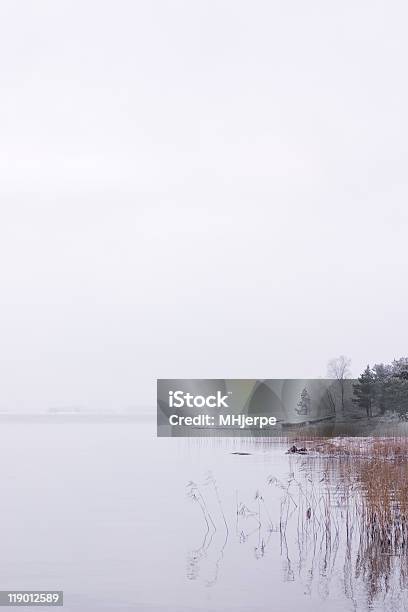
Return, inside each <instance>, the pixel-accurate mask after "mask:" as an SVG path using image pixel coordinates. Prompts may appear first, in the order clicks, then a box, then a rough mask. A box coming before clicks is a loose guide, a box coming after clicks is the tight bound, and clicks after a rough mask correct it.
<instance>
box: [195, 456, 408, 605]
mask: <svg viewBox="0 0 408 612" xmlns="http://www.w3.org/2000/svg"><path fill="white" fill-rule="evenodd" d="M298 467H299V469H298V470H297V473H296V475H295V474H294V473H291V474H290V475H289V477H288V479H287V480H285V481H284V482H283V481H281V480H279V479H278V478H276V477H274V476H271V477H269V479H268V481H267V483H266V485H265V488H264V491H260V490H257V491H256V492H255V493H254V495H253V496H252V499H249V500H248V499H241V497H240V494H239V493H238V492H237V493H236V508H235V514H236V516H235V530H233V529H230V530H229V529H228V521H227V518H226V516H225V513H224V510H223V507H222V503H221V499H220V495H219V493H218V489H217V484H216V481H215V479H214V478H213V477H209V478H208V479H207V481H206V482H205V483H203V485H201V486H198V485H197V484H194V483H190V484H189V493H190V496H191V498H192V499H193V500H195V501H196V503H197V504H198V505H199V507H200V509H201V513H202V515H203V518H204V525H205V532H204V537H203V542H202V545H201V546H200V548H199V549H197V550H196V551H193V552H192V553H191V554H190V557H189V574H188V575H189V578H196V577H197V576H198V571H199V567H200V566H201V565H202V564H203V563H204V561H205V560H206V561H207V562H209V564H210V566H211V565H212V568H213V569H212V572H211V577H210V578H209V579H208V580H207V584H213V583H214V582H215V581H216V580H217V578H218V575H219V569H220V563H221V560H222V558H223V554H224V550H225V547H226V546H227V543H228V541H229V538H230V534H232V537H233V538H235V541H236V542H237V543H240V544H246V545H248V544H250V545H251V546H252V549H253V553H254V554H255V556H256V558H257V559H260V560H261V559H263V558H264V557H265V556H267V555H266V553H267V552H268V549H269V548H270V547H271V537H272V535H273V534H274V533H276V534H279V536H276V537H279V538H280V556H281V563H282V570H283V576H282V578H283V580H284V581H296V580H301V581H302V582H303V584H304V587H305V594H312V592H317V593H318V594H319V596H320V597H321V598H323V599H325V598H326V597H328V596H329V594H330V591H331V590H332V591H334V592H336V593H337V592H338V590H339V589H341V590H342V591H343V593H344V595H345V596H346V597H347V598H348V599H349V600H350V601H351V602H352V604H353V607H354V609H358V608H359V606H361V605H362V604H364V607H367V608H372V606H373V605H374V603H375V602H378V601H380V599H381V600H383V601H384V604H383V605H384V606H385V605H386V602H388V603H387V609H391V608H393V609H395V610H402V609H405V607H404V606H405V605H406V598H405V599H404V597H406V596H404V591H407V590H408V464H407V463H406V462H405V461H403V460H398V461H387V460H385V459H381V458H378V457H377V458H375V459H356V458H354V459H351V458H347V459H344V460H339V459H336V460H333V459H319V460H316V459H312V458H309V457H307V458H305V459H303V460H302V463H301V464H300V465H299V466H298ZM271 495H272V498H271V497H270V496H271ZM268 496H269V498H270V501H271V500H272V499H273V500H275V502H276V500H277V499H278V500H279V502H280V503H279V509H278V510H272V509H271V507H270V506H273V504H270V503H269V502H268ZM275 505H276V504H275ZM229 518H231V517H229ZM217 534H218V535H217ZM274 541H275V542H276V540H274ZM275 548H276V546H275V547H272V549H273V550H274V549H275ZM211 559H212V561H211ZM362 586H363V587H364V589H363V590H362V589H361V587H362ZM362 592H365V598H364V599H365V601H364V602H362V601H361V599H362Z"/></svg>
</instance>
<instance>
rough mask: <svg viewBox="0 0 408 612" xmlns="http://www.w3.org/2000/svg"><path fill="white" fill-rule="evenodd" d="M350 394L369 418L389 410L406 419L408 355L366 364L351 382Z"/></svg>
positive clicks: (407, 414) (407, 416) (407, 412)
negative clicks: (353, 381)
mask: <svg viewBox="0 0 408 612" xmlns="http://www.w3.org/2000/svg"><path fill="white" fill-rule="evenodd" d="M353 396H354V397H353V403H354V404H355V405H357V406H358V407H360V408H362V409H363V410H364V411H365V412H366V415H367V416H368V417H371V416H373V415H383V414H385V413H386V412H391V413H394V414H397V415H398V416H399V417H401V418H407V419H408V357H401V358H400V359H394V361H393V362H392V363H391V364H384V363H378V364H376V365H375V366H374V367H372V368H371V367H370V366H369V365H367V367H366V368H365V370H364V372H362V374H361V375H360V376H359V377H358V379H357V381H356V382H355V383H354V384H353Z"/></svg>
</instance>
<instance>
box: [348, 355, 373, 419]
mask: <svg viewBox="0 0 408 612" xmlns="http://www.w3.org/2000/svg"><path fill="white" fill-rule="evenodd" d="M353 392H354V396H355V397H354V398H353V402H354V403H355V404H357V405H358V406H359V407H360V408H363V409H364V410H365V411H366V414H367V416H368V417H371V416H372V414H373V400H374V396H375V377H374V374H373V372H372V370H371V368H370V366H369V365H368V366H367V367H366V369H365V370H364V372H363V373H362V374H361V376H359V378H358V383H356V384H354V385H353Z"/></svg>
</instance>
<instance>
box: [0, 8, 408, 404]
mask: <svg viewBox="0 0 408 612" xmlns="http://www.w3.org/2000/svg"><path fill="white" fill-rule="evenodd" d="M407 18H408V7H407V5H406V3H405V2H402V1H392V0H388V1H382V2H376V1H372V0H370V1H368V0H367V1H362V0H353V1H348V0H342V1H341V2H340V1H334V2H327V1H323V0H318V1H317V0H314V1H313V0H312V1H311V2H304V1H302V0H289V1H285V2H284V1H283V0H282V1H277V0H271V1H265V2H264V1H258V2H256V1H251V2H250V1H245V2H242V1H239V0H231V1H228V2H227V1H223V0H217V1H208V0H201V1H198V0H197V1H195V0H193V1H192V0H188V1H168V2H163V1H157V0H155V1H151V0H145V1H120V0H119V1H116V2H106V1H102V2H101V1H100V0H98V1H96V0H95V1H93V0H80V1H79V0H78V1H76V0H74V1H64V0H59V1H58V2H56V1H55V0H50V1H42V0H35V1H34V0H32V1H30V2H28V1H24V0H22V1H20V2H15V1H14V0H2V2H1V4H0V66H1V72H0V74H1V91H0V287H1V295H0V303H1V318H0V326H1V327H0V408H1V409H10V410H27V411H28V410H38V409H47V408H48V407H50V406H61V405H72V404H75V405H82V406H88V407H90V408H95V409H96V408H103V409H110V408H121V407H126V406H130V405H138V404H140V405H143V404H145V405H146V404H152V405H153V404H154V402H155V379H156V378H158V377H166V378H185V377H197V378H213V377H216V378H228V377H230V378H231V377H237V378H239V377H243V378H274V377H294V378H295V377H314V376H322V375H323V376H324V375H325V373H326V362H327V360H328V359H329V358H330V357H333V356H335V355H338V354H340V353H344V354H347V355H349V356H350V357H351V358H352V360H353V367H352V369H353V374H358V373H359V371H360V370H361V369H362V367H363V366H364V365H365V364H366V363H367V362H368V361H369V362H370V363H375V362H378V361H390V360H392V359H393V358H394V357H399V356H402V355H407V354H408V326H407V324H406V310H407V300H408V289H407V279H406V267H407V265H406V262H407V247H406V245H407V229H408V207H407V196H408V178H407V177H408V173H407V162H408V113H407V108H408V85H407V79H406V58H407V56H408V38H407V35H406V23H407Z"/></svg>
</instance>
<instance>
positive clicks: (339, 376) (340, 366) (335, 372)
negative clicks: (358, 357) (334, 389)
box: [327, 355, 351, 412]
mask: <svg viewBox="0 0 408 612" xmlns="http://www.w3.org/2000/svg"><path fill="white" fill-rule="evenodd" d="M350 365H351V359H349V358H348V357H345V356H344V355H340V357H334V358H333V359H330V361H329V362H328V364H327V375H328V377H329V378H335V379H336V380H337V382H338V384H339V388H340V395H341V409H342V411H343V412H344V390H345V386H346V378H349V376H350V375H351V371H350Z"/></svg>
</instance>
